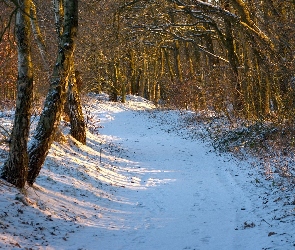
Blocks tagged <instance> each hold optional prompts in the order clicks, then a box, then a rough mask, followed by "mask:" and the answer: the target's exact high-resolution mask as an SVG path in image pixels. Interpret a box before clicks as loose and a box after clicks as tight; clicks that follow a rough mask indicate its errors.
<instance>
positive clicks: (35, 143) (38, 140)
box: [28, 0, 78, 185]
mask: <svg viewBox="0 0 295 250" xmlns="http://www.w3.org/2000/svg"><path fill="white" fill-rule="evenodd" d="M77 28H78V0H64V24H63V33H62V36H61V42H60V45H59V47H60V48H59V51H58V56H57V59H56V64H55V67H54V70H53V74H52V77H51V83H50V89H49V92H48V95H47V97H46V100H45V104H44V108H43V111H42V113H41V116H40V120H39V122H38V125H37V128H36V132H35V134H34V136H33V138H32V142H31V143H30V147H29V173H28V183H29V184H30V185H33V183H34V182H35V180H36V178H37V176H38V175H39V172H40V170H41V167H42V165H43V163H44V161H45V158H46V156H47V154H48V151H49V148H50V146H51V143H52V141H53V136H54V134H55V132H56V129H57V126H58V124H59V121H60V116H61V112H62V109H63V106H64V101H65V96H66V90H67V82H68V77H69V73H70V72H71V65H73V64H72V60H73V53H74V47H75V43H74V41H75V38H76V34H77Z"/></svg>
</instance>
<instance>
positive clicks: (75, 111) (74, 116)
mask: <svg viewBox="0 0 295 250" xmlns="http://www.w3.org/2000/svg"><path fill="white" fill-rule="evenodd" d="M79 81H81V79H80V77H79V73H78V72H77V71H75V73H74V74H73V76H72V77H71V80H70V81H69V86H68V96H67V102H66V105H67V107H66V111H67V113H68V116H69V118H70V124H71V132H70V133H71V136H73V137H74V138H75V139H76V140H77V141H79V142H81V143H82V144H84V145H85V144H86V130H85V128H86V125H85V121H84V116H83V112H82V105H81V100H80V96H79V90H78V86H79V85H80V84H79Z"/></svg>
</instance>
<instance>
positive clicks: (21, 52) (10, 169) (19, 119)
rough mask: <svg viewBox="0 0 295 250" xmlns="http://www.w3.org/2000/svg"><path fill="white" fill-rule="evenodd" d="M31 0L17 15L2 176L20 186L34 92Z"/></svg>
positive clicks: (25, 1) (23, 179) (23, 3)
mask: <svg viewBox="0 0 295 250" xmlns="http://www.w3.org/2000/svg"><path fill="white" fill-rule="evenodd" d="M29 13H30V0H23V1H19V7H18V11H17V16H16V37H17V48H18V80H17V100H16V109H15V118H14V125H13V129H12V134H11V139H10V145H9V155H8V159H7V161H6V162H5V164H4V168H3V172H2V173H1V175H2V177H3V178H4V179H6V180H7V181H8V182H10V183H11V184H13V185H15V186H16V187H18V188H23V187H24V186H25V183H26V180H27V170H28V152H27V143H28V136H29V130H30V117H31V106H32V96H33V70H32V62H31V41H30V36H31V30H30V17H29Z"/></svg>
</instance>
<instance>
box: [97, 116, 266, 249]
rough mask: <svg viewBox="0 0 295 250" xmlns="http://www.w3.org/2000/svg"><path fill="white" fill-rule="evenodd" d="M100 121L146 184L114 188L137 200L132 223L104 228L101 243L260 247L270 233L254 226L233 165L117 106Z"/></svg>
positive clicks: (111, 245)
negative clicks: (140, 170)
mask: <svg viewBox="0 0 295 250" xmlns="http://www.w3.org/2000/svg"><path fill="white" fill-rule="evenodd" d="M103 126H104V128H103V129H102V130H101V133H102V134H105V135H112V136H113V137H114V140H115V141H116V142H117V143H120V145H121V147H123V148H125V149H126V150H127V151H128V152H129V157H130V158H129V160H131V161H134V162H137V167H138V168H143V169H145V171H146V172H147V174H145V177H138V178H139V179H140V180H141V185H142V186H144V187H146V189H142V190H134V191H133V192H130V190H127V191H126V190H124V189H123V190H121V191H120V195H122V196H123V197H125V198H126V199H127V200H129V201H130V202H132V203H134V204H137V206H134V207H132V208H131V209H130V211H129V212H130V214H129V218H126V219H127V221H129V222H130V221H132V222H131V225H133V224H134V228H130V229H129V230H126V231H125V232H117V233H116V237H114V232H110V234H109V235H108V234H105V235H104V238H102V239H100V244H102V246H103V249H134V250H135V249H163V250H164V249H175V250H176V249H262V248H263V243H265V242H264V241H266V242H267V240H268V236H267V235H268V232H260V228H259V227H258V226H257V227H256V225H255V226H254V224H252V223H254V222H253V221H256V218H255V214H252V211H253V207H252V206H253V204H252V203H251V201H250V200H249V197H248V196H247V193H245V192H243V191H242V190H241V189H240V187H239V186H238V185H237V184H236V183H235V181H234V179H233V178H232V176H231V175H230V174H229V173H228V172H227V171H226V170H227V165H228V164H232V163H228V162H227V161H224V158H220V157H217V156H216V154H214V153H210V152H209V149H208V148H207V147H206V145H205V144H203V143H202V142H200V141H192V140H187V139H182V138H180V137H179V136H177V135H175V134H174V133H169V132H167V131H164V130H162V129H161V126H160V125H159V124H157V123H156V121H153V120H151V119H147V116H146V115H144V114H140V113H133V112H129V111H128V112H127V111H125V112H120V113H118V114H114V117H113V119H112V120H111V121H107V122H105V123H104V124H103ZM151 184H152V185H151ZM125 191H126V192H125ZM244 223H246V224H247V225H246V224H244ZM252 226H253V228H252Z"/></svg>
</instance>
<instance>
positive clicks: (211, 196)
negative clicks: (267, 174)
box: [0, 96, 295, 250]
mask: <svg viewBox="0 0 295 250" xmlns="http://www.w3.org/2000/svg"><path fill="white" fill-rule="evenodd" d="M151 107H152V105H151V104H149V103H146V102H145V101H144V100H137V99H136V98H135V100H133V101H130V102H129V103H127V104H126V105H123V104H114V103H109V102H103V101H100V100H97V99H96V96H94V98H90V99H89V104H88V111H87V112H86V113H87V114H88V116H89V117H88V118H89V120H91V122H92V125H91V122H90V124H89V125H91V126H92V127H91V126H90V127H89V129H90V130H91V131H92V133H88V139H87V145H86V146H83V145H79V144H77V142H75V141H73V139H71V138H70V137H68V139H67V138H66V140H68V141H67V142H66V143H65V144H58V143H56V144H55V145H53V147H52V149H51V152H50V154H49V156H48V159H47V161H46V164H45V166H44V168H43V169H42V172H41V175H40V177H39V178H38V181H37V185H36V187H37V189H32V188H28V190H27V196H28V197H27V198H28V200H29V202H30V203H31V206H24V205H23V204H22V203H20V202H19V201H18V198H17V199H14V198H13V197H14V196H15V194H16V193H17V190H15V189H13V188H12V187H6V186H5V185H1V183H0V191H2V192H4V194H5V195H4V196H3V197H2V198H3V199H2V198H1V197H0V248H3V249H19V248H22V249H25V247H27V248H30V247H32V249H48V250H49V249H65V250H78V249H80V250H92V249H94V250H96V249H97V250H167V249H169V250H184V249H200V250H206V249H209V250H223V249H224V250H248V249H249V250H250V249H251V250H256V249H257V250H259V249H275V250H279V249H282V250H283V249H284V250H287V249H293V247H294V243H295V242H294V240H293V239H292V237H293V235H294V225H292V220H286V219H285V218H290V216H292V214H293V210H294V208H293V206H292V207H290V209H289V208H288V210H286V209H285V210H282V212H279V213H278V211H280V210H281V208H280V204H279V203H277V201H279V200H280V199H279V198H280V197H279V193H278V189H275V188H273V190H264V189H263V188H262V187H256V186H255V180H257V179H259V177H257V176H255V172H254V174H253V169H252V170H251V168H250V166H249V165H248V163H246V162H239V161H235V160H233V159H230V157H228V156H224V155H217V154H216V153H214V152H211V149H210V147H208V146H207V145H206V144H205V143H204V142H202V141H200V140H192V139H189V138H188V136H186V139H184V138H183V137H181V136H179V135H178V133H176V132H175V128H176V129H177V121H178V119H179V114H177V112H173V111H171V112H170V111H167V112H160V113H161V115H162V116H163V115H164V116H165V120H168V121H169V122H168V123H167V122H163V121H162V120H161V119H159V117H157V115H155V114H154V113H153V112H150V111H145V110H146V109H149V108H151ZM152 117H153V118H152ZM88 118H87V119H88ZM171 128H173V129H171ZM97 130H98V133H97V134H96V132H95V131H97ZM184 133H185V132H184ZM266 192H268V195H269V196H268V200H265V199H264V197H265V196H266ZM271 192H272V193H271ZM17 196H18V195H16V197H17ZM268 201H269V202H268ZM285 211H290V212H288V213H286V212H285ZM278 214H281V216H280V217H278ZM41 225H42V226H41ZM1 230H3V232H1ZM9 246H16V247H15V248H10V247H9Z"/></svg>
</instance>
